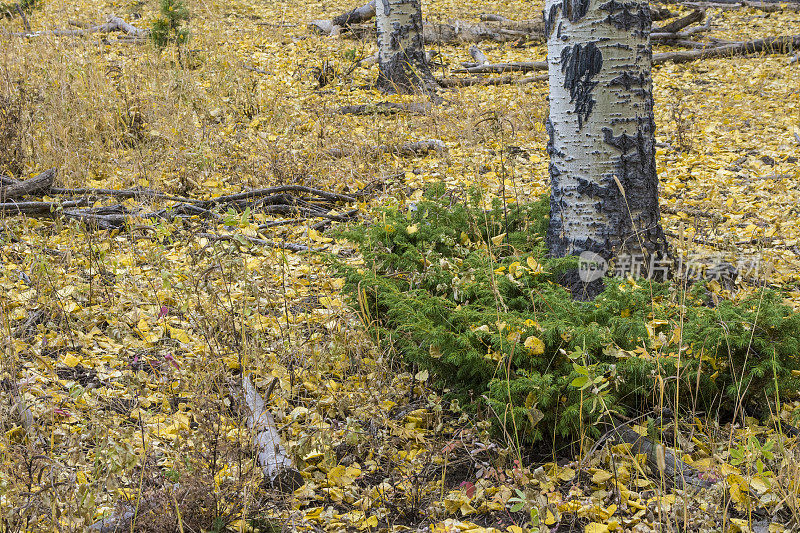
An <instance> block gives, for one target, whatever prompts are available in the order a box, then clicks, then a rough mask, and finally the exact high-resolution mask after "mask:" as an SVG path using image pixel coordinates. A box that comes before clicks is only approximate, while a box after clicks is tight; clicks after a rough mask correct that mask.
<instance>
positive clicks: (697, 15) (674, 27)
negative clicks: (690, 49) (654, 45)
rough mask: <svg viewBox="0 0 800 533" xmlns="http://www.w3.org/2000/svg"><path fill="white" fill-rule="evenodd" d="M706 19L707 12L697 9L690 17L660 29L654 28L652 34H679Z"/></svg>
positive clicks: (682, 18)
mask: <svg viewBox="0 0 800 533" xmlns="http://www.w3.org/2000/svg"><path fill="white" fill-rule="evenodd" d="M703 17H705V11H703V10H700V9H696V10H694V11H692V12H691V13H689V14H688V15H686V16H684V17H681V18H679V19H676V20H673V21H672V22H670V23H669V24H665V25H663V26H661V27H660V28H653V30H652V31H651V34H652V33H678V32H679V31H681V30H682V29H683V28H685V27H687V26H691V25H692V24H694V23H695V22H700V21H701V20H703Z"/></svg>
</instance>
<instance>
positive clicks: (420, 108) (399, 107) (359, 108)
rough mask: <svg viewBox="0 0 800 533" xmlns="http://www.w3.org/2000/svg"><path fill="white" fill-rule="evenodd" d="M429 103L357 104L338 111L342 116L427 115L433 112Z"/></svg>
mask: <svg viewBox="0 0 800 533" xmlns="http://www.w3.org/2000/svg"><path fill="white" fill-rule="evenodd" d="M431 107H432V106H431V104H430V103H429V102H409V103H403V104H399V103H396V102H377V103H370V104H357V105H346V106H342V107H340V108H339V109H338V110H337V113H339V114H341V115H393V114H395V113H401V112H403V113H413V114H415V115H426V114H428V113H429V112H430V110H431Z"/></svg>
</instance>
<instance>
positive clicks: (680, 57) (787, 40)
mask: <svg viewBox="0 0 800 533" xmlns="http://www.w3.org/2000/svg"><path fill="white" fill-rule="evenodd" d="M797 48H800V35H791V36H784V37H767V38H765V39H756V40H754V41H747V42H741V43H733V44H727V45H723V46H717V47H714V48H703V49H699V50H687V51H681V52H664V53H660V54H653V64H654V65H656V64H659V63H665V62H667V61H672V62H674V63H686V62H688V61H697V60H698V59H706V58H711V57H730V56H735V55H744V54H752V53H756V52H758V53H772V54H780V53H786V52H789V51H791V50H793V49H797Z"/></svg>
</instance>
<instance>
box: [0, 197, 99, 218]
mask: <svg viewBox="0 0 800 533" xmlns="http://www.w3.org/2000/svg"><path fill="white" fill-rule="evenodd" d="M88 203H89V200H88V199H86V198H81V199H80V200H73V201H69V202H3V203H0V213H2V214H3V215H6V216H7V215H46V214H50V213H57V212H58V211H60V210H62V209H65V208H68V207H80V206H84V205H87V204H88Z"/></svg>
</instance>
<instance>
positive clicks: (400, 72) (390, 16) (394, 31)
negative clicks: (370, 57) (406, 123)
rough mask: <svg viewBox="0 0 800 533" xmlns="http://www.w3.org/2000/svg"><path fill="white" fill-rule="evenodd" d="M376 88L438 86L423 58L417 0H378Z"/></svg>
mask: <svg viewBox="0 0 800 533" xmlns="http://www.w3.org/2000/svg"><path fill="white" fill-rule="evenodd" d="M375 14H376V21H377V22H376V24H377V30H378V68H379V74H378V87H379V88H380V89H382V90H385V91H389V92H414V91H418V90H423V91H427V90H431V89H434V88H436V87H437V84H436V81H435V80H434V78H433V75H432V74H431V71H430V68H429V67H428V62H427V61H426V59H425V46H424V44H423V36H422V6H421V4H420V0H377V2H376V5H375Z"/></svg>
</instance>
